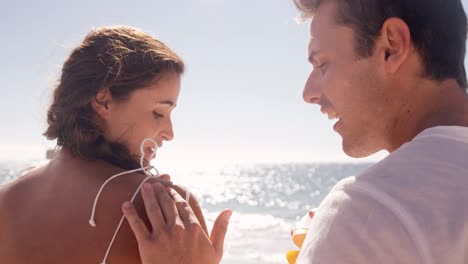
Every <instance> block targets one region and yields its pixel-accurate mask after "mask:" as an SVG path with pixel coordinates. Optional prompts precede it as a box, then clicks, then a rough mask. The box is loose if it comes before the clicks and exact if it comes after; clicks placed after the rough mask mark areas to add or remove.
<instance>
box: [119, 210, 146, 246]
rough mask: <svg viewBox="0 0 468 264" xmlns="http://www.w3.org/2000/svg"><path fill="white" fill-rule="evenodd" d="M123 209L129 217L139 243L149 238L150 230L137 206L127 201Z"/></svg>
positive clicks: (128, 219) (129, 222)
mask: <svg viewBox="0 0 468 264" xmlns="http://www.w3.org/2000/svg"><path fill="white" fill-rule="evenodd" d="M122 211H123V213H124V215H125V218H127V221H128V224H129V225H130V228H131V229H132V231H133V233H134V234H135V237H136V239H137V241H138V243H141V242H143V241H144V240H145V239H147V238H148V236H149V231H148V229H147V228H146V225H145V223H144V222H143V220H141V218H140V216H139V215H138V213H137V211H136V210H135V207H134V206H133V205H132V204H131V203H130V202H125V203H124V204H123V205H122Z"/></svg>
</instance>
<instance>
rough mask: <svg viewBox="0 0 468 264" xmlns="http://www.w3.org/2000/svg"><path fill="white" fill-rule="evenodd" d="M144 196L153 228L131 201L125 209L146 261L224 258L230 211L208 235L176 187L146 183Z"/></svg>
mask: <svg viewBox="0 0 468 264" xmlns="http://www.w3.org/2000/svg"><path fill="white" fill-rule="evenodd" d="M142 196H143V201H144V204H145V208H146V213H147V214H148V218H149V220H150V222H151V227H152V231H150V230H148V229H147V227H146V225H145V223H144V222H143V220H142V219H141V218H140V217H139V216H138V214H137V212H136V210H135V208H134V207H133V205H132V204H131V203H129V202H126V203H124V205H123V212H124V215H125V217H126V218H127V220H128V222H129V224H130V227H131V228H132V230H133V232H134V233H135V237H136V240H137V241H138V248H139V251H140V257H141V261H142V263H143V264H156V263H165V264H218V263H219V262H220V261H221V258H222V256H223V245H224V238H225V235H226V231H227V227H228V223H229V218H230V217H231V214H232V212H231V210H229V209H228V210H224V211H223V212H221V213H220V214H219V216H218V217H217V219H216V220H215V222H214V224H213V230H212V232H211V235H210V237H208V236H207V235H206V233H205V232H204V230H203V228H202V226H201V225H200V223H199V221H198V219H197V217H196V216H195V214H194V212H193V211H192V209H191V208H190V206H189V205H188V203H187V202H186V201H185V200H184V199H183V198H182V197H181V196H180V195H179V193H177V192H176V191H175V190H174V189H172V188H167V189H165V188H164V187H163V186H162V185H161V184H159V183H156V184H154V185H150V184H144V186H143V188H142Z"/></svg>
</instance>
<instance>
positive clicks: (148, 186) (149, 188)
mask: <svg viewBox="0 0 468 264" xmlns="http://www.w3.org/2000/svg"><path fill="white" fill-rule="evenodd" d="M143 188H145V189H146V190H147V191H149V190H151V184H149V183H145V184H143Z"/></svg>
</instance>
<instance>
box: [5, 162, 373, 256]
mask: <svg viewBox="0 0 468 264" xmlns="http://www.w3.org/2000/svg"><path fill="white" fill-rule="evenodd" d="M34 164H37V161H29V162H2V161H0V184H1V183H4V182H6V181H10V180H12V179H14V178H15V177H17V175H18V174H19V173H20V171H21V170H22V169H25V168H27V167H29V166H31V165H34ZM371 165H372V164H371V163H284V164H279V163H272V164H268V163H263V164H251V165H247V164H243V165H234V164H232V165H223V166H218V167H217V168H215V167H213V166H209V167H205V168H191V169H189V168H183V169H182V168H180V169H177V168H175V169H173V170H171V172H170V174H171V177H172V180H173V181H174V182H175V183H177V184H181V185H184V186H186V187H188V188H189V189H190V190H191V191H192V192H193V193H194V194H195V195H196V196H197V198H198V200H199V202H200V204H201V207H202V208H203V210H204V213H205V217H206V220H207V223H208V227H209V228H211V226H212V223H213V221H214V219H215V218H216V216H217V215H218V213H219V212H220V211H221V210H222V209H224V208H231V209H232V210H233V211H234V214H233V216H232V218H231V221H230V224H229V229H228V233H227V235H226V239H225V246H224V257H223V261H222V264H276V263H287V262H286V258H285V254H286V252H287V251H289V250H292V249H295V246H294V244H293V242H292V240H291V237H290V230H291V228H292V227H293V226H294V224H295V222H296V221H297V220H299V219H300V218H301V217H302V216H303V215H304V214H305V213H307V211H308V210H309V209H311V208H315V207H317V206H318V205H319V204H320V202H321V201H322V200H323V198H324V197H325V196H326V194H327V193H328V192H329V191H330V189H331V188H332V187H333V185H334V184H335V183H336V182H338V181H339V180H340V179H342V178H345V177H348V176H353V175H357V174H359V173H360V172H362V171H364V170H365V169H367V168H369V167H370V166H371Z"/></svg>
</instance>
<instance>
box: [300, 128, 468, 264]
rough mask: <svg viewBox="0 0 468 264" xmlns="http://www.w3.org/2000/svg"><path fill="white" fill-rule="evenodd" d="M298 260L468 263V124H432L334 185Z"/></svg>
mask: <svg viewBox="0 0 468 264" xmlns="http://www.w3.org/2000/svg"><path fill="white" fill-rule="evenodd" d="M297 263H298V264H305V263H327V264H330V263H392V264H396V263H424V264H436V263H443V264H445V263H450V264H458V263H460V264H461V263H463V264H466V263H468V128H467V127H455V126H453V127H434V128H430V129H427V130H425V131H423V132H422V133H420V134H419V135H418V136H417V137H415V138H414V139H413V140H412V141H411V142H409V143H406V144H404V145H403V146H402V147H400V148H399V149H398V150H396V151H394V152H393V153H392V154H391V155H389V156H388V157H387V158H385V159H384V160H382V161H381V162H379V163H378V164H376V165H374V166H373V167H371V168H370V169H368V170H367V171H365V172H364V173H362V174H361V175H360V176H357V177H349V178H346V179H344V180H342V181H340V182H339V183H338V184H336V185H335V187H334V188H333V189H332V191H331V192H330V193H329V194H328V196H327V197H326V198H325V199H324V201H323V202H322V203H321V205H320V207H319V208H318V210H317V213H316V215H315V216H314V219H313V221H312V222H311V225H310V227H309V232H308V235H307V238H306V240H305V242H304V244H303V247H302V250H301V253H300V255H299V258H298V261H297Z"/></svg>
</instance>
